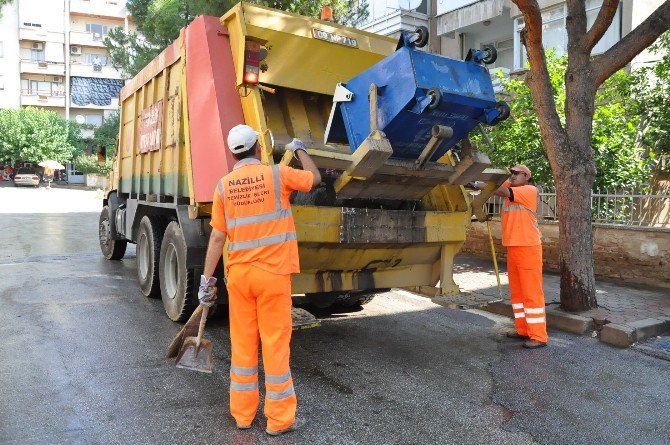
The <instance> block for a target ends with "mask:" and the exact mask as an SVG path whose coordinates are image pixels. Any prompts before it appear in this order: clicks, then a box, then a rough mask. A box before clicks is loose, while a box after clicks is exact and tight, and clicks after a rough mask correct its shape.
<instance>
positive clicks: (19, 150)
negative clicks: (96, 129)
mask: <svg viewBox="0 0 670 445" xmlns="http://www.w3.org/2000/svg"><path fill="white" fill-rule="evenodd" d="M78 131H79V130H78V128H77V127H76V126H75V125H73V124H72V123H70V122H68V121H66V120H65V119H63V118H62V117H60V116H59V115H58V114H57V113H56V112H55V111H48V110H45V109H42V108H33V107H28V108H19V109H6V110H0V159H11V160H12V161H16V160H19V159H20V160H23V161H28V162H41V161H44V160H47V159H53V160H55V161H58V162H61V163H62V162H67V161H69V160H70V159H72V154H73V152H74V151H75V150H76V149H77V145H76V144H78V143H79V140H80V136H78V134H79V133H78Z"/></svg>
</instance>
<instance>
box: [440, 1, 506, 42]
mask: <svg viewBox="0 0 670 445" xmlns="http://www.w3.org/2000/svg"><path fill="white" fill-rule="evenodd" d="M509 7H510V0H482V1H479V2H477V3H474V4H471V5H468V6H464V7H462V8H459V9H456V10H454V11H450V12H448V13H446V14H443V15H441V16H439V17H438V18H437V35H438V36H443V35H445V34H448V33H450V32H454V31H457V30H459V29H462V28H465V27H466V26H469V25H474V24H475V23H481V22H483V21H484V20H491V19H493V18H495V17H498V16H500V15H502V13H503V9H504V8H509Z"/></svg>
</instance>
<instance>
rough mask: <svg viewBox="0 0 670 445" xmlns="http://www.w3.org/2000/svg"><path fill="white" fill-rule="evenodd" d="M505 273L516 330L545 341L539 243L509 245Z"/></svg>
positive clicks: (545, 331)
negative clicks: (536, 244) (534, 244)
mask: <svg viewBox="0 0 670 445" xmlns="http://www.w3.org/2000/svg"><path fill="white" fill-rule="evenodd" d="M507 275H508V278H509V289H510V300H511V301H512V311H513V312H514V326H515V327H516V331H517V332H518V333H519V335H526V336H528V337H530V338H531V339H532V340H537V341H541V342H543V343H546V342H547V340H548V338H549V337H548V336H547V317H546V314H545V310H544V292H543V290H542V246H541V245H539V246H508V247H507Z"/></svg>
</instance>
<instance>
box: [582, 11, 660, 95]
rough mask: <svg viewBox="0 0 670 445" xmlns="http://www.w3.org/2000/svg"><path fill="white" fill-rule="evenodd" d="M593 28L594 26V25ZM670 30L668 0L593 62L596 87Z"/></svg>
mask: <svg viewBox="0 0 670 445" xmlns="http://www.w3.org/2000/svg"><path fill="white" fill-rule="evenodd" d="M594 26H595V25H594ZM668 28H670V0H666V1H665V2H664V3H663V4H662V5H661V6H659V7H658V9H657V10H656V11H654V12H653V13H652V14H651V15H650V16H649V17H647V19H646V20H645V21H644V22H642V23H640V24H639V25H638V26H637V28H635V29H634V30H633V31H631V32H630V33H629V34H627V35H626V36H625V37H624V38H623V39H621V40H619V42H617V43H616V44H615V45H614V46H613V47H611V48H610V49H608V50H607V51H605V52H604V53H603V54H600V55H599V56H596V57H595V58H594V60H593V66H594V72H595V75H596V76H595V77H596V82H597V85H600V84H602V83H603V82H604V81H605V80H607V78H609V77H610V76H611V75H612V74H614V73H616V72H617V71H618V70H620V69H621V68H623V67H624V66H626V64H628V62H630V61H631V60H633V57H635V56H637V55H638V54H640V53H641V52H642V50H644V49H645V48H646V47H648V46H649V45H651V44H652V43H654V41H655V40H656V39H657V38H658V36H660V35H661V34H663V32H665V31H666V30H667V29H668Z"/></svg>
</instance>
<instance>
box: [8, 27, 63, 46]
mask: <svg viewBox="0 0 670 445" xmlns="http://www.w3.org/2000/svg"><path fill="white" fill-rule="evenodd" d="M19 40H30V41H32V42H56V43H64V42H65V34H64V33H62V32H50V31H47V30H46V29H44V28H33V27H25V26H22V27H21V28H19Z"/></svg>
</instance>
